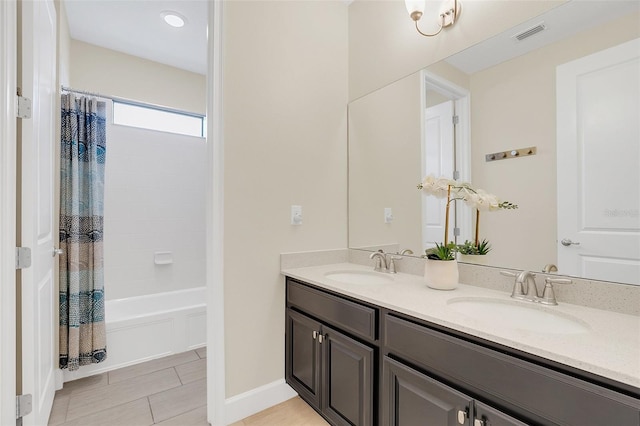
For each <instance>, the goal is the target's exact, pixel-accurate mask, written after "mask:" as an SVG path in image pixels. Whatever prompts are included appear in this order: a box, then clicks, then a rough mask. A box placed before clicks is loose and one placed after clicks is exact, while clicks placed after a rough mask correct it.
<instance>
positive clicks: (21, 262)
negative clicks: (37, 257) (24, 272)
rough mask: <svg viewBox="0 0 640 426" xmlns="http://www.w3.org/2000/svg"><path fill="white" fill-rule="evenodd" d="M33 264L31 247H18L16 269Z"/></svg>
mask: <svg viewBox="0 0 640 426" xmlns="http://www.w3.org/2000/svg"><path fill="white" fill-rule="evenodd" d="M30 266H31V249H30V248H29V247H16V269H25V268H28V267H30Z"/></svg>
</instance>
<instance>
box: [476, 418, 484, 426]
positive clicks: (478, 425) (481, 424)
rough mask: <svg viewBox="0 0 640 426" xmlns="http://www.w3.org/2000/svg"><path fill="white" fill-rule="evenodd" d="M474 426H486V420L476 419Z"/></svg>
mask: <svg viewBox="0 0 640 426" xmlns="http://www.w3.org/2000/svg"><path fill="white" fill-rule="evenodd" d="M473 426H485V422H484V420H480V419H475V420H474V421H473Z"/></svg>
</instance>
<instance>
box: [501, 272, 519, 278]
mask: <svg viewBox="0 0 640 426" xmlns="http://www.w3.org/2000/svg"><path fill="white" fill-rule="evenodd" d="M500 275H504V276H505V277H511V278H515V277H517V276H518V274H516V273H515V272H511V271H500Z"/></svg>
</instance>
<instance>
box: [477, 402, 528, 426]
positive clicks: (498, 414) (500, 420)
mask: <svg viewBox="0 0 640 426" xmlns="http://www.w3.org/2000/svg"><path fill="white" fill-rule="evenodd" d="M475 405H476V407H475V408H476V410H475V418H476V420H475V422H474V426H527V424H526V423H522V422H521V421H520V420H516V419H514V418H513V417H511V416H508V415H507V414H505V413H503V412H502V411H499V410H496V409H495V408H492V407H489V406H488V405H484V404H483V403H481V402H478V401H476V403H475Z"/></svg>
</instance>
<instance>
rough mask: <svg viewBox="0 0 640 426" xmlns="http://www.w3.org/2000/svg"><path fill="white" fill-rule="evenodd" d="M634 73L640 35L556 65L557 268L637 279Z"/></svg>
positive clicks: (637, 90)
mask: <svg viewBox="0 0 640 426" xmlns="http://www.w3.org/2000/svg"><path fill="white" fill-rule="evenodd" d="M638 76H640V39H635V40H632V41H629V42H626V43H623V44H621V45H619V46H616V47H612V48H609V49H606V50H603V51H601V52H598V53H595V54H592V55H589V56H585V57H583V58H581V59H578V60H575V61H572V62H568V63H566V64H563V65H561V66H559V67H558V68H557V114H558V116H557V122H558V135H557V137H558V151H557V152H558V159H557V164H558V241H557V244H558V269H559V273H562V274H567V275H576V276H583V277H590V278H595V279H602V280H609V281H617V282H621V283H629V284H640V169H639V167H638V164H639V160H640V126H639V125H638V117H640V78H639V77H638ZM576 188H577V190H576ZM571 242H573V244H571Z"/></svg>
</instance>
